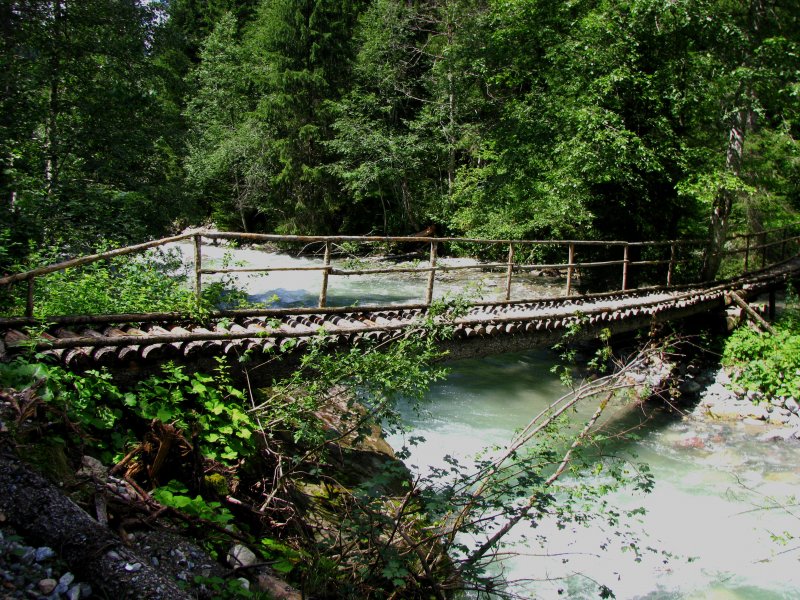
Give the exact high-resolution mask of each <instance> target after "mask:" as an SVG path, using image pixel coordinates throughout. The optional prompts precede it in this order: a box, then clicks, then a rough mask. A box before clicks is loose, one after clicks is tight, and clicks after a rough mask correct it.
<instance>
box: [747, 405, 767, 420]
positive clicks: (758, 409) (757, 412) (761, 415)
mask: <svg viewBox="0 0 800 600" xmlns="http://www.w3.org/2000/svg"><path fill="white" fill-rule="evenodd" d="M747 416H748V417H752V418H754V419H761V420H762V421H766V420H767V419H768V418H769V411H768V410H767V407H766V406H764V405H763V404H754V405H753V406H750V407H749V408H748V409H747Z"/></svg>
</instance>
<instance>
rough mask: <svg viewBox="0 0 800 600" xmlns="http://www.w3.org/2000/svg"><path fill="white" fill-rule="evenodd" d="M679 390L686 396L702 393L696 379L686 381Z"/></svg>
mask: <svg viewBox="0 0 800 600" xmlns="http://www.w3.org/2000/svg"><path fill="white" fill-rule="evenodd" d="M679 389H680V391H681V392H682V393H684V394H696V393H697V392H699V391H700V389H701V386H700V384H699V383H697V382H696V381H695V380H694V379H685V380H684V381H683V382H682V383H681V385H680V388H679Z"/></svg>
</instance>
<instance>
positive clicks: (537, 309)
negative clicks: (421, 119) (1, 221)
mask: <svg viewBox="0 0 800 600" xmlns="http://www.w3.org/2000/svg"><path fill="white" fill-rule="evenodd" d="M799 271H800V258H795V259H792V260H789V261H786V262H784V263H782V264H780V265H776V266H774V267H771V268H769V269H766V270H764V271H761V272H759V273H756V274H750V275H748V276H745V277H741V278H737V279H734V280H730V281H726V282H716V283H714V284H709V285H703V286H691V287H683V288H680V289H678V288H669V289H667V288H650V289H646V290H631V291H628V292H623V293H611V294H595V295H588V296H570V297H564V298H558V299H553V298H547V299H531V300H522V301H515V302H497V303H481V304H477V305H475V306H472V307H471V308H469V309H468V310H467V311H466V313H465V314H463V315H461V316H459V317H458V318H456V319H455V321H454V325H455V332H454V340H455V341H461V340H482V339H485V338H488V337H498V336H501V335H505V336H508V335H513V336H515V337H517V338H522V341H523V342H524V343H525V344H527V345H530V346H534V345H537V343H539V344H540V343H544V342H546V341H547V340H548V339H552V338H553V337H555V336H559V335H561V334H562V333H563V332H564V331H565V330H566V328H567V327H569V326H570V325H572V324H574V323H581V324H582V325H583V328H582V329H584V334H585V335H593V334H594V333H596V332H597V331H598V330H599V329H602V328H606V327H607V328H609V329H611V330H612V332H614V333H616V332H620V331H625V330H631V329H636V328H638V327H642V326H646V325H647V324H648V323H652V322H654V321H666V320H671V319H679V318H683V317H686V316H690V315H693V314H698V313H702V312H704V311H708V310H710V309H713V308H715V307H721V306H723V305H724V303H725V298H726V294H727V293H728V292H731V291H739V292H742V293H744V294H746V295H753V294H756V293H759V292H762V291H765V290H767V289H774V288H775V287H776V286H779V285H782V283H783V282H785V281H786V280H787V279H789V278H790V277H791V276H792V275H794V274H796V273H797V272H799ZM425 311H426V308H425V307H423V306H419V307H415V308H398V309H393V308H391V307H367V306H365V307H361V308H352V309H345V310H342V309H307V310H301V309H294V310H286V311H284V312H283V313H281V312H280V311H275V310H272V311H250V312H236V311H233V312H230V313H227V314H225V315H224V316H221V317H220V318H216V319H215V320H213V321H212V322H210V323H206V324H198V323H192V322H190V321H187V320H185V318H182V317H180V316H177V315H163V316H158V315H149V316H146V315H139V316H136V315H127V316H126V318H124V319H123V318H122V317H121V316H119V315H116V316H114V315H109V316H96V317H86V318H73V319H70V318H64V319H60V322H59V323H56V324H54V325H52V326H50V327H49V328H48V329H47V330H46V331H45V332H44V333H43V334H42V335H41V338H39V339H31V338H30V337H29V335H28V334H27V333H25V332H23V331H21V328H19V327H17V328H14V327H13V325H14V324H15V322H14V320H12V319H0V336H2V337H0V339H2V343H0V355H6V356H8V355H14V354H19V353H22V352H24V351H25V350H26V349H30V348H31V347H33V348H35V349H36V350H37V351H40V352H43V353H44V354H47V355H52V356H54V357H55V358H57V359H58V360H59V361H60V362H61V363H62V364H64V365H66V366H69V367H73V368H89V367H96V366H103V365H107V366H124V365H127V364H130V363H131V362H151V361H163V360H167V359H184V360H196V359H199V358H202V357H209V356H214V355H220V354H225V355H238V354H242V353H244V352H245V351H251V352H256V353H270V352H273V351H274V350H275V349H276V348H279V347H281V346H283V345H286V344H291V345H293V346H295V347H303V346H304V345H306V344H308V343H309V341H310V340H311V338H313V337H314V336H316V335H318V334H319V333H320V332H321V331H323V330H324V332H325V333H326V334H327V335H328V336H329V338H330V340H331V341H332V342H334V343H340V344H345V343H349V344H352V343H356V342H358V340H362V339H372V340H377V341H388V340H390V339H392V338H393V337H395V336H399V335H404V333H405V332H407V331H409V330H413V329H414V328H415V327H417V326H419V319H420V318H421V317H422V316H423V315H424V314H425ZM259 313H261V314H259ZM81 321H83V324H81V323H80V322H81Z"/></svg>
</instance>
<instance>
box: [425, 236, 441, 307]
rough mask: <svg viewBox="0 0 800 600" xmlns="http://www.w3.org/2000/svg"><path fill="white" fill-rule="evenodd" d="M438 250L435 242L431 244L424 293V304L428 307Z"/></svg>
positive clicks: (430, 300) (431, 296) (430, 299)
mask: <svg viewBox="0 0 800 600" xmlns="http://www.w3.org/2000/svg"><path fill="white" fill-rule="evenodd" d="M437 248H438V242H436V241H435V240H434V241H432V242H431V260H430V265H429V266H430V269H431V270H430V272H429V273H428V289H427V291H426V292H425V304H426V305H428V306H430V305H431V303H432V302H433V284H434V282H435V281H436V253H437Z"/></svg>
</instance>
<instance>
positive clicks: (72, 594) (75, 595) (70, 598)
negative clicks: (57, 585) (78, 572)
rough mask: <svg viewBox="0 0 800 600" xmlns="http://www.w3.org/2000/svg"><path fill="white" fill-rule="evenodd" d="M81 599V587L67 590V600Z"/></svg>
mask: <svg viewBox="0 0 800 600" xmlns="http://www.w3.org/2000/svg"><path fill="white" fill-rule="evenodd" d="M80 597H81V586H80V585H79V584H78V585H73V586H72V587H71V588H69V590H67V600H80Z"/></svg>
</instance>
